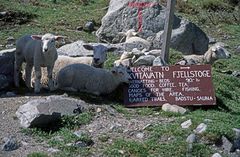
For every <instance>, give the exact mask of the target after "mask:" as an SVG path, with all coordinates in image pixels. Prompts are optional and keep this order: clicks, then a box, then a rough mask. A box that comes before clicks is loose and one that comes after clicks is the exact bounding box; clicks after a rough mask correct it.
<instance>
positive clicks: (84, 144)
mask: <svg viewBox="0 0 240 157" xmlns="http://www.w3.org/2000/svg"><path fill="white" fill-rule="evenodd" d="M93 144H94V142H93V141H92V140H88V141H77V142H76V143H75V144H74V146H75V147H81V148H82V147H88V146H92V145H93Z"/></svg>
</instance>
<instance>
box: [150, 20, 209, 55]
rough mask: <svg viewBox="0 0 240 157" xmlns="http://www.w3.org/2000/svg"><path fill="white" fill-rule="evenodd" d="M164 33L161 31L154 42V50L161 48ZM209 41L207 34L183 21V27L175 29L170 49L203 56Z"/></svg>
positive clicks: (190, 23)
mask: <svg viewBox="0 0 240 157" xmlns="http://www.w3.org/2000/svg"><path fill="white" fill-rule="evenodd" d="M163 38H164V32H163V31H160V32H158V33H157V34H156V37H155V39H154V40H153V47H154V48H161V47H162V44H159V43H163ZM208 43H209V39H208V37H207V36H206V34H205V33H204V32H203V31H202V30H201V29H200V28H199V27H197V26H196V25H195V24H194V23H192V22H189V21H186V20H182V21H181V26H180V27H179V28H177V29H173V31H172V36H171V41H170V47H171V48H173V49H176V50H178V51H180V52H182V53H183V54H185V55H190V54H198V55H202V54H204V53H205V52H206V51H207V50H208Z"/></svg>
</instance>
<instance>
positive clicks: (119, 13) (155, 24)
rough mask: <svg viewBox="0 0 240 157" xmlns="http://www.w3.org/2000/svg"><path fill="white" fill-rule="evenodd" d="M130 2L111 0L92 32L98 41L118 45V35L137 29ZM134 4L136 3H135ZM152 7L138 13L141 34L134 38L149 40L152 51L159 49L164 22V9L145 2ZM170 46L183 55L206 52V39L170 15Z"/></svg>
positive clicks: (194, 29)
mask: <svg viewBox="0 0 240 157" xmlns="http://www.w3.org/2000/svg"><path fill="white" fill-rule="evenodd" d="M131 2H132V1H131V0H125V1H123V0H111V1H110V4H109V8H108V12H107V14H106V15H105V16H104V17H103V18H102V25H101V27H100V28H99V29H98V31H97V32H96V35H97V36H98V38H99V40H100V41H107V42H110V43H119V42H120V41H121V37H119V36H120V35H119V34H118V33H119V32H126V31H127V30H129V29H135V30H137V29H138V28H137V27H138V9H137V8H133V7H131V6H129V3H131ZM134 2H140V0H136V1H134ZM146 2H151V3H152V4H153V5H151V6H149V7H145V8H143V10H142V17H143V21H142V31H141V32H139V33H138V35H139V36H140V37H142V38H144V39H153V45H152V48H161V46H162V44H161V43H162V37H161V38H159V37H160V36H162V32H163V29H164V22H165V19H166V8H165V7H163V6H161V5H160V3H159V2H158V0H151V1H150V0H147V1H146ZM173 21H174V22H173V33H172V39H171V47H172V48H175V49H177V50H178V51H181V52H183V53H189V54H192V53H195V54H203V53H205V52H206V51H207V49H208V43H209V39H208V37H207V36H206V34H205V33H204V32H203V31H202V30H201V29H200V28H199V27H197V26H196V25H195V24H193V23H191V22H187V21H186V20H181V19H180V18H178V17H177V16H175V15H174V20H173Z"/></svg>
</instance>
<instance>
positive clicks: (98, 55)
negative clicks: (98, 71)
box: [83, 44, 115, 68]
mask: <svg viewBox="0 0 240 157" xmlns="http://www.w3.org/2000/svg"><path fill="white" fill-rule="evenodd" d="M83 47H84V48H85V49H87V50H93V61H92V65H93V66H94V67H97V68H102V67H103V64H104V62H105V61H106V60H107V52H109V51H113V50H115V48H108V47H106V46H104V45H101V44H100V45H97V46H92V45H87V44H86V45H83Z"/></svg>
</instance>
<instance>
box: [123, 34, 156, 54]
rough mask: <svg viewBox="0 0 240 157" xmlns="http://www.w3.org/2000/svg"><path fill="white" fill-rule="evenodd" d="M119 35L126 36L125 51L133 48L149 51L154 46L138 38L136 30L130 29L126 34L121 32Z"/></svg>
mask: <svg viewBox="0 0 240 157" xmlns="http://www.w3.org/2000/svg"><path fill="white" fill-rule="evenodd" d="M119 34H120V35H124V36H126V40H125V49H127V50H132V49H133V48H137V49H138V50H144V51H147V50H150V48H151V46H152V44H151V43H150V42H149V41H147V40H145V39H143V38H141V37H137V36H136V35H137V34H138V33H137V32H135V30H134V29H130V30H128V31H127V32H126V33H124V32H119Z"/></svg>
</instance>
